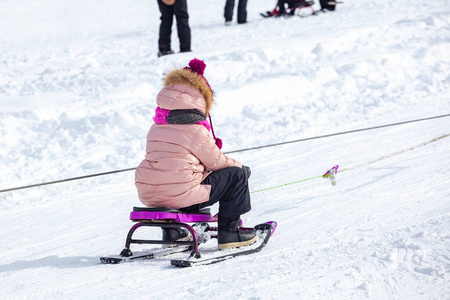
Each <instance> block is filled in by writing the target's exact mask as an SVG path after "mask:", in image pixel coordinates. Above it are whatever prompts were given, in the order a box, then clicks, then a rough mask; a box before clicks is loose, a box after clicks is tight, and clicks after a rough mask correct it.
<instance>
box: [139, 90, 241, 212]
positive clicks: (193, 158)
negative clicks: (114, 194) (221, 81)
mask: <svg viewBox="0 0 450 300" xmlns="http://www.w3.org/2000/svg"><path fill="white" fill-rule="evenodd" d="M156 102H157V104H158V106H159V107H160V108H163V109H168V110H173V109H197V110H199V111H201V112H203V113H205V114H206V115H208V113H209V111H208V110H207V102H206V101H205V97H204V96H203V95H202V93H201V92H200V91H199V89H197V88H195V87H193V86H192V85H191V84H168V86H166V87H165V88H163V89H162V90H161V91H160V93H159V94H158V96H157V98H156ZM146 152H147V154H146V155H145V159H144V160H143V161H142V162H141V164H140V165H139V167H138V168H137V169H136V174H135V179H136V187H137V190H138V194H139V200H140V201H141V202H142V203H143V204H144V205H145V206H147V207H162V206H164V207H171V208H176V209H178V208H182V207H187V206H190V205H194V204H197V203H202V202H205V201H208V199H209V194H210V190H211V186H209V185H202V184H201V182H202V181H203V179H205V178H206V176H208V174H209V170H210V171H217V170H220V169H223V168H226V167H231V166H238V167H242V165H241V163H239V162H238V161H236V160H234V159H232V158H229V157H226V156H225V155H224V154H223V153H222V152H221V151H220V149H219V148H218V147H217V146H216V144H215V140H214V139H213V138H212V136H210V133H209V131H208V130H207V129H206V128H205V127H204V126H203V125H199V124H153V125H152V127H151V128H150V131H149V132H148V135H147V146H146Z"/></svg>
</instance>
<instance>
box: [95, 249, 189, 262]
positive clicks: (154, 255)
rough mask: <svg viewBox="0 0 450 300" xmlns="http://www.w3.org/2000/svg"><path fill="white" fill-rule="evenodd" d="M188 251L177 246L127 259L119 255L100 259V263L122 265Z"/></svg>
mask: <svg viewBox="0 0 450 300" xmlns="http://www.w3.org/2000/svg"><path fill="white" fill-rule="evenodd" d="M189 250H190V247H189V246H177V247H173V248H167V249H159V250H155V251H154V252H149V253H145V254H137V255H132V256H129V257H126V256H120V255H117V256H106V257H100V261H101V262H102V263H104V264H119V263H124V262H133V261H140V260H150V259H155V258H160V257H165V256H169V255H172V254H175V253H180V252H186V251H189Z"/></svg>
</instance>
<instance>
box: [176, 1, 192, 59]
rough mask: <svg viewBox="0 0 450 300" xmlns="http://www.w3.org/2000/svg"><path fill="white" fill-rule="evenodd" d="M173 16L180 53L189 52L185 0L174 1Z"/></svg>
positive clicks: (189, 35) (189, 39) (189, 32)
mask: <svg viewBox="0 0 450 300" xmlns="http://www.w3.org/2000/svg"><path fill="white" fill-rule="evenodd" d="M173 7H174V14H175V17H176V19H177V31H178V38H179V40H180V51H181V52H187V51H191V28H190V27H189V14H188V8H187V1H186V0H176V1H175V4H174V5H173Z"/></svg>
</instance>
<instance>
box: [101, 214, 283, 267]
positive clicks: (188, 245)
mask: <svg viewBox="0 0 450 300" xmlns="http://www.w3.org/2000/svg"><path fill="white" fill-rule="evenodd" d="M130 219H131V220H132V221H133V222H137V223H136V224H135V225H133V226H132V227H131V229H130V230H129V231H128V235H127V238H126V241H125V247H124V249H123V250H122V252H121V253H120V255H118V256H108V257H101V258H100V261H101V262H102V263H104V264H118V263H121V262H130V261H138V260H149V259H154V258H159V257H164V256H169V255H172V254H175V253H179V252H187V251H191V253H190V255H189V258H188V259H186V260H173V261H171V263H172V265H174V266H179V267H187V266H192V265H194V264H200V262H203V263H202V264H211V263H216V262H219V261H223V260H225V259H229V258H231V257H235V256H239V255H247V254H251V253H256V252H259V251H260V250H261V249H262V248H263V247H264V246H265V245H266V244H267V241H268V240H269V238H270V236H271V235H272V233H273V232H274V230H275V228H276V222H267V223H264V224H260V225H257V226H255V227H254V228H245V227H241V230H252V231H256V233H257V234H258V242H257V243H255V244H256V245H253V246H252V247H250V246H247V247H242V248H237V249H233V250H232V251H228V252H226V253H225V254H223V255H222V254H219V255H212V257H207V258H206V259H201V257H202V255H201V254H200V252H199V249H198V246H199V244H203V243H206V242H207V241H208V240H210V239H211V238H217V227H214V226H213V225H214V223H217V215H215V216H212V215H211V213H210V209H209V208H206V209H202V210H200V211H197V212H194V213H186V212H182V211H180V210H177V209H172V208H167V207H158V208H143V207H134V208H133V211H132V212H131V213H130ZM188 223H192V224H191V225H189V224H188ZM143 227H157V228H158V227H159V228H161V230H164V229H169V228H170V229H173V228H179V229H185V230H187V231H188V232H189V233H190V236H191V238H190V240H189V241H178V240H177V241H168V240H163V239H162V238H161V239H134V238H133V236H134V234H135V232H136V231H137V230H138V229H139V228H143ZM132 244H156V245H162V246H165V248H164V247H162V248H159V249H157V250H153V251H151V252H144V253H136V254H134V253H133V252H132V251H131V245H132ZM168 246H170V247H168ZM214 252H218V253H220V252H219V251H214Z"/></svg>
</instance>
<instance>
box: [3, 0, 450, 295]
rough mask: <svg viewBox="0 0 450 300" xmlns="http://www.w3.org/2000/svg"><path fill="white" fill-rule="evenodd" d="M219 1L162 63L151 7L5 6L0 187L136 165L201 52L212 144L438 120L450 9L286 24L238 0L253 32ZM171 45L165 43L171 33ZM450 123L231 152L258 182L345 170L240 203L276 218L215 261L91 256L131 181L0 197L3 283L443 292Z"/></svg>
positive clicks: (127, 176) (86, 288) (366, 0)
mask: <svg viewBox="0 0 450 300" xmlns="http://www.w3.org/2000/svg"><path fill="white" fill-rule="evenodd" d="M223 5H224V3H221V4H220V5H216V4H215V2H214V3H213V1H190V2H189V12H190V24H191V29H192V38H193V40H192V41H193V44H192V46H193V50H194V52H192V53H188V54H177V55H173V56H167V57H163V58H157V57H156V55H155V54H156V52H157V47H156V46H157V38H158V31H157V29H158V26H159V12H158V9H157V5H156V2H155V3H153V2H145V1H141V0H133V1H124V0H109V1H106V0H95V1H87V0H81V1H76V2H73V1H68V0H63V1H56V0H49V1H45V2H40V1H29V0H23V1H20V3H17V2H16V1H12V0H3V1H1V2H0V28H2V29H0V50H1V51H0V104H1V105H0V144H1V147H0V176H1V177H0V178H1V180H0V189H4V188H10V187H15V186H21V185H27V184H32V183H38V182H45V181H51V180H58V179H62V178H68V177H75V176H82V175H86V174H92V173H99V172H105V171H110V170H115V169H122V168H130V167H134V166H137V164H138V163H139V162H140V161H141V159H142V158H143V154H144V142H145V136H146V133H147V130H148V128H149V126H150V125H151V117H152V116H153V111H154V109H155V102H154V99H155V96H156V94H157V93H158V91H159V89H160V87H161V79H162V74H163V73H164V72H166V71H167V70H169V69H170V68H172V67H179V66H184V65H186V63H187V62H188V61H189V60H190V59H192V58H194V57H197V58H199V59H203V60H205V62H206V64H207V68H206V74H205V76H206V78H208V80H209V82H210V84H211V86H212V87H213V89H214V91H215V93H216V95H215V99H216V105H215V108H214V110H213V122H214V128H215V131H216V133H217V135H218V136H220V137H221V138H222V139H223V140H224V149H223V150H224V151H231V150H236V149H243V148H248V147H253V146H259V145H265V144H272V143H278V142H283V141H290V140H295V139H301V138H307V137H312V136H318V135H325V134H330V133H337V132H342V131H348V130H354V129H360V128H367V127H372V126H378V125H384V124H389V123H395V122H401V121H407V120H413V119H418V118H424V117H430V116H436V115H442V114H448V113H449V112H450V101H449V99H450V94H449V90H450V89H449V87H450V58H449V56H448V53H450V35H449V32H450V5H449V3H448V1H446V0H438V1H431V2H423V1H417V0H414V1H406V0H400V1H390V2H383V1H381V2H380V1H374V0H359V1H355V0H347V1H345V3H344V4H342V5H340V6H338V8H337V11H336V12H333V13H326V14H321V15H319V16H311V17H308V18H290V19H262V18H260V17H259V15H258V13H259V12H263V11H265V10H269V9H271V8H272V7H273V6H274V1H269V0H258V1H249V3H248V12H249V17H248V18H249V23H248V24H246V25H244V26H241V25H237V24H233V25H232V26H231V27H225V26H224V24H223V16H222V15H223ZM315 7H316V8H317V7H318V6H317V5H316V6H315ZM172 41H173V49H174V50H177V47H178V41H177V39H176V30H175V28H174V32H173V38H172ZM449 125H450V121H449V118H440V119H434V120H429V121H423V122H417V123H410V124H405V125H401V126H395V127H388V128H382V129H377V130H371V131H364V132H358V133H353V134H346V135H340V136H334V137H329V138H324V139H317V140H309V141H306V142H301V143H294V144H287V145H283V146H277V147H270V148H264V149H259V150H253V151H249V152H241V153H234V154H231V155H230V156H232V157H234V158H236V159H238V160H239V161H241V162H242V163H244V164H245V165H248V166H250V167H251V168H252V177H251V179H250V184H251V190H252V191H258V190H260V189H264V188H267V187H272V186H277V185H281V184H285V183H290V182H295V181H298V180H302V179H307V178H311V177H315V176H320V175H322V174H323V173H324V172H325V171H326V170H328V169H329V168H331V167H332V166H334V165H335V164H339V165H340V172H339V173H338V174H337V185H336V186H334V187H333V186H331V184H330V182H329V180H328V179H322V178H319V179H314V180H311V181H305V182H302V183H298V184H293V185H288V186H285V187H282V188H277V189H273V190H268V191H263V192H258V193H254V194H252V206H253V209H252V211H251V212H249V213H248V214H246V215H244V216H243V219H244V222H245V224H246V225H249V226H253V225H255V224H258V223H262V222H265V221H269V220H275V221H277V222H278V228H277V230H276V233H275V235H274V236H273V237H272V238H271V240H270V241H269V243H268V245H267V246H266V247H265V248H264V249H263V250H262V251H261V252H260V253H258V254H255V255H251V256H244V257H238V258H234V259H232V260H230V261H225V262H222V263H220V264H216V265H210V266H200V267H193V268H189V269H176V268H174V267H171V266H170V264H169V263H168V262H167V260H163V259H160V260H155V261H148V262H138V263H129V264H123V265H113V266H111V265H101V264H100V263H99V257H100V256H103V255H108V254H118V253H119V252H120V250H121V249H122V247H123V244H124V242H125V238H126V234H127V232H128V229H129V228H130V227H131V226H132V223H131V222H130V221H129V219H128V217H129V211H130V210H131V209H132V206H139V205H140V203H139V201H138V200H137V195H136V191H135V187H134V174H133V172H125V173H119V174H115V175H110V176H103V177H95V178H90V179H84V180H78V181H71V182H67V183H61V184H56V185H49V186H44V187H38V188H32V189H25V190H20V191H16V192H8V193H1V194H0V208H1V209H0V224H1V226H2V228H3V232H2V234H1V235H0V245H1V246H0V250H1V251H0V258H1V261H2V263H1V264H0V290H1V292H0V294H1V295H2V298H4V299H61V298H64V299H124V298H125V299H135V298H143V299H210V298H211V297H215V298H220V299H226V298H230V299H280V298H282V299H449V298H450V284H449V274H450V251H449V249H450V232H449V228H450V189H449V186H450V179H449V178H450V170H449V168H448V166H450V155H449V151H450V137H444V136H446V135H448V134H449V133H450V132H449V131H450V126H449ZM439 137H443V138H441V139H437V138H439ZM433 139H437V140H433ZM427 142H428V143H427ZM424 143H425V144H424ZM214 209H216V210H217V207H213V211H214ZM151 234H159V232H153V233H151ZM213 243H214V241H211V242H209V243H208V244H207V245H205V246H208V247H214V244H213ZM200 249H201V248H200Z"/></svg>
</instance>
